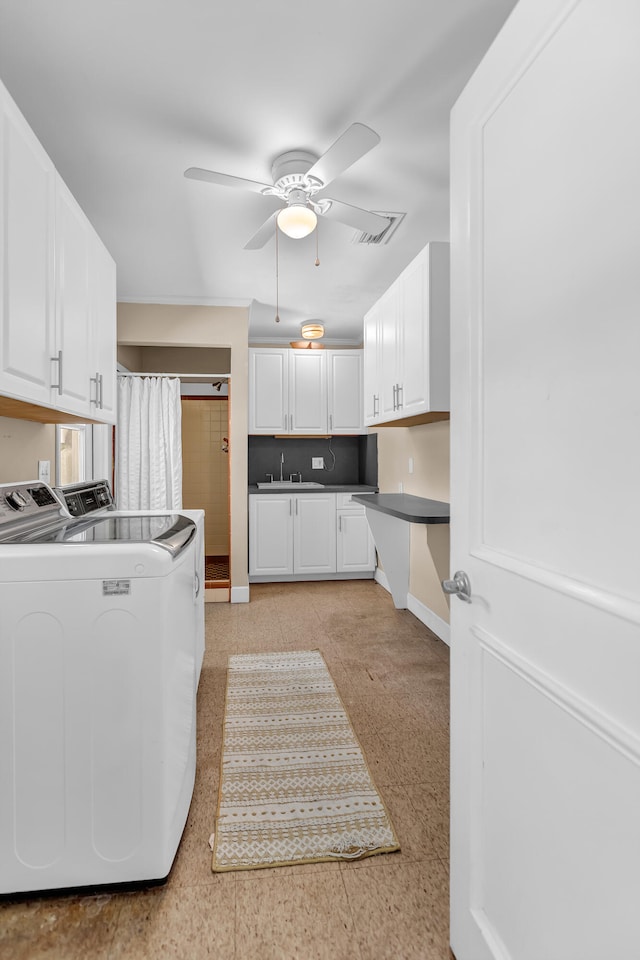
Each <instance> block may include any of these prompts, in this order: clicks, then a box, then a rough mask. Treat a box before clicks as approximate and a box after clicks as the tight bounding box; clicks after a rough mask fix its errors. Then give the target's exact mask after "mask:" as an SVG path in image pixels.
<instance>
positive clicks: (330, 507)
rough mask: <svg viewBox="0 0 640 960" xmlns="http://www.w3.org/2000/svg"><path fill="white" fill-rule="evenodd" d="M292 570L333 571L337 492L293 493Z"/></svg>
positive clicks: (300, 571) (334, 562)
mask: <svg viewBox="0 0 640 960" xmlns="http://www.w3.org/2000/svg"><path fill="white" fill-rule="evenodd" d="M292 500H293V508H294V516H293V572H294V573H335V572H336V525H335V522H334V518H335V515H336V495H335V493H311V494H303V495H302V496H297V497H296V496H294V497H292Z"/></svg>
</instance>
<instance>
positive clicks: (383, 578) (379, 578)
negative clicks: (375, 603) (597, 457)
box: [373, 567, 391, 593]
mask: <svg viewBox="0 0 640 960" xmlns="http://www.w3.org/2000/svg"><path fill="white" fill-rule="evenodd" d="M373 579H374V580H375V581H376V583H379V584H380V586H381V587H384V588H385V590H386V591H387V593H391V587H390V586H389V581H388V580H387V575H386V573H385V572H384V570H381V569H380V567H376V572H375V573H374V575H373Z"/></svg>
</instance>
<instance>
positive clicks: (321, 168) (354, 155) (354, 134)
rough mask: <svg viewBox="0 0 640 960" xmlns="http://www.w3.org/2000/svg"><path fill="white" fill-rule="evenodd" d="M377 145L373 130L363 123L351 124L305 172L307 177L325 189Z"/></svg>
mask: <svg viewBox="0 0 640 960" xmlns="http://www.w3.org/2000/svg"><path fill="white" fill-rule="evenodd" d="M377 143H380V137H379V136H378V134H377V133H376V132H375V130H372V129H371V127H367V126H365V124H364V123H352V124H351V126H350V127H347V129H346V130H345V131H344V133H343V134H341V136H339V137H338V139H337V140H336V142H335V143H334V144H333V145H332V146H330V147H329V149H328V150H327V152H326V153H324V154H323V155H322V156H321V157H320V159H319V160H316V162H315V163H314V165H313V166H312V167H311V169H310V170H308V171H307V176H310V177H317V178H318V180H322V183H323V184H324V185H325V187H326V186H327V184H328V183H331V181H332V180H335V178H336V177H337V176H339V175H340V174H341V173H344V171H345V170H347V169H348V168H349V167H350V166H351V164H352V163H355V162H356V160H359V159H360V157H363V156H364V155H365V153H368V152H369V150H371V149H372V148H373V147H375V145H376V144H377Z"/></svg>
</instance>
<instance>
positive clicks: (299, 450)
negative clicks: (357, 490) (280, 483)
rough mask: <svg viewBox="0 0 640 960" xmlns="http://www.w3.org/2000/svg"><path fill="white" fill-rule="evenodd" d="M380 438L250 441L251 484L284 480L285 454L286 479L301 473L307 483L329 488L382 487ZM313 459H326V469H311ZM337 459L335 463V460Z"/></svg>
mask: <svg viewBox="0 0 640 960" xmlns="http://www.w3.org/2000/svg"><path fill="white" fill-rule="evenodd" d="M377 441H378V437H377V434H375V433H372V434H368V435H367V436H361V437H331V439H327V438H326V437H318V438H315V437H304V438H302V437H295V436H294V437H256V436H250V437H249V478H248V479H249V483H250V484H254V483H258V482H260V483H262V481H263V480H266V479H267V477H266V475H267V474H268V473H272V474H273V476H274V479H276V480H277V479H279V478H280V454H281V453H283V454H284V464H283V467H282V475H283V477H284V478H285V480H288V479H289V477H290V475H291V474H292V473H295V474H297V473H301V474H302V479H303V480H315V481H316V482H317V483H326V484H341V485H342V484H352V483H364V484H367V485H369V486H372V487H376V486H377V485H378V444H377ZM312 457H322V458H323V460H324V465H325V466H324V469H323V470H316V469H312V467H311V458H312ZM334 457H335V459H334Z"/></svg>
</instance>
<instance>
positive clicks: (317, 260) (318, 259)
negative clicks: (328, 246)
mask: <svg viewBox="0 0 640 960" xmlns="http://www.w3.org/2000/svg"><path fill="white" fill-rule="evenodd" d="M319 233H320V221H319V220H318V222H317V224H316V263H315V265H316V267H319V266H320V254H319V253H318V246H319V244H318V234H319Z"/></svg>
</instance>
